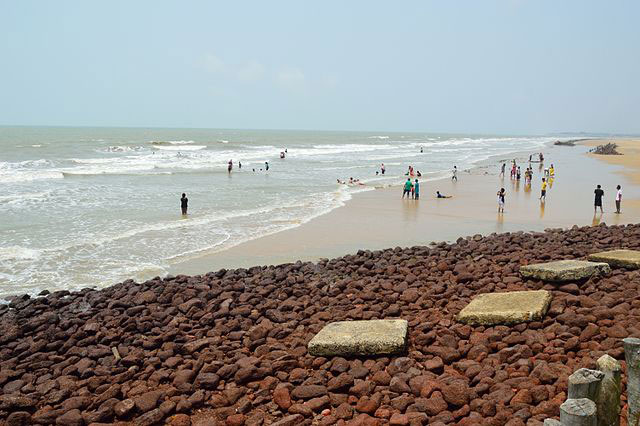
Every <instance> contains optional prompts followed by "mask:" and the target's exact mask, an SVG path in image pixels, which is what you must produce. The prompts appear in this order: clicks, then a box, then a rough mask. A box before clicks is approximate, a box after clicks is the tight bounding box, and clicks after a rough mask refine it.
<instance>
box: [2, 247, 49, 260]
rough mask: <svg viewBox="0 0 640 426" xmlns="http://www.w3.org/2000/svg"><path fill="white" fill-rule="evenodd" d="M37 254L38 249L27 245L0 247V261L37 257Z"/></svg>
mask: <svg viewBox="0 0 640 426" xmlns="http://www.w3.org/2000/svg"><path fill="white" fill-rule="evenodd" d="M39 256H40V251H39V250H36V249H31V248H28V247H20V246H10V247H0V261H7V260H25V259H37V258H38V257H39Z"/></svg>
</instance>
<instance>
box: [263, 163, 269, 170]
mask: <svg viewBox="0 0 640 426" xmlns="http://www.w3.org/2000/svg"><path fill="white" fill-rule="evenodd" d="M264 170H265V171H267V172H268V171H269V162H268V161H265V162H264Z"/></svg>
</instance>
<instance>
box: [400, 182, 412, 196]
mask: <svg viewBox="0 0 640 426" xmlns="http://www.w3.org/2000/svg"><path fill="white" fill-rule="evenodd" d="M411 188H413V183H411V178H407V181H406V182H405V183H404V189H403V191H402V198H404V196H405V195H406V196H407V198H409V197H410V196H411Z"/></svg>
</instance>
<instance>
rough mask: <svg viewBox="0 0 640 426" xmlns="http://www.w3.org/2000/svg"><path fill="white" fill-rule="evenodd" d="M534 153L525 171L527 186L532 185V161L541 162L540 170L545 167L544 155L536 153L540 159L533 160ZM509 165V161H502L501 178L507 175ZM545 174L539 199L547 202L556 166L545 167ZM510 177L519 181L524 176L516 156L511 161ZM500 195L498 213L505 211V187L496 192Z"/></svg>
mask: <svg viewBox="0 0 640 426" xmlns="http://www.w3.org/2000/svg"><path fill="white" fill-rule="evenodd" d="M533 155H534V154H532V155H529V165H528V166H527V168H526V169H525V171H524V184H525V185H526V187H530V186H531V181H532V180H533V167H532V166H531V163H532V162H538V163H540V170H542V167H543V162H544V155H543V154H542V153H541V152H540V153H537V154H535V155H536V156H537V157H538V161H534V160H532V158H533ZM506 167H507V163H506V162H504V163H502V165H501V166H500V174H499V176H500V177H501V178H504V176H505V170H506ZM544 176H545V177H543V178H542V183H541V185H540V197H539V200H540V202H541V203H544V202H546V200H547V188H548V187H550V186H551V184H552V183H553V179H554V177H555V168H554V167H553V164H551V166H550V167H549V168H548V169H544ZM510 178H511V180H512V181H515V182H517V183H519V182H520V179H521V178H522V173H521V169H520V166H519V165H518V163H517V161H516V159H515V158H514V159H513V160H512V161H511V171H510ZM496 195H497V197H498V213H504V205H505V196H506V191H505V189H504V188H500V190H499V191H498V193H497V194H496Z"/></svg>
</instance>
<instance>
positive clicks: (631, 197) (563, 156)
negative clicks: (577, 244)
mask: <svg viewBox="0 0 640 426" xmlns="http://www.w3.org/2000/svg"><path fill="white" fill-rule="evenodd" d="M593 143H596V142H593V141H590V142H589V144H593ZM616 143H617V141H616ZM596 144H597V143H596ZM625 145H626V144H625ZM621 146H622V145H621ZM624 149H629V151H627V152H628V157H629V158H627V159H622V157H623V156H616V157H617V158H613V159H609V158H608V157H607V158H604V160H605V161H602V160H603V158H601V157H603V156H593V155H587V154H586V153H587V150H588V146H587V145H586V144H584V145H577V146H574V147H566V146H553V147H549V148H547V149H546V150H545V167H548V166H549V165H550V164H552V163H553V164H554V166H555V170H556V172H555V179H553V181H552V183H551V185H550V188H549V190H548V191H547V200H546V202H544V203H543V202H540V201H539V199H538V197H539V196H540V184H541V177H542V174H543V170H542V166H540V165H539V164H537V163H533V164H532V165H533V167H534V177H533V183H532V184H531V186H528V185H525V184H524V178H523V179H522V180H520V182H517V181H513V180H511V179H510V178H509V173H508V170H507V176H506V177H505V178H500V177H499V176H498V172H499V163H498V162H497V161H493V162H491V163H489V164H487V165H486V166H484V167H480V168H477V169H474V170H473V171H472V172H471V173H467V172H463V171H461V172H460V173H459V174H458V176H459V180H458V182H452V181H451V180H450V179H444V180H440V181H433V182H422V183H421V199H420V200H418V201H415V200H406V199H405V200H402V199H401V194H402V190H401V188H400V187H397V188H387V189H377V190H373V191H369V192H364V193H360V194H356V195H354V197H353V198H352V199H351V200H349V201H348V202H347V203H346V205H345V206H344V207H340V208H337V209H335V210H333V211H331V212H330V213H328V214H326V215H323V216H320V217H318V218H315V219H313V220H311V221H310V222H308V223H305V224H303V225H301V226H299V227H296V228H293V229H290V230H287V231H283V232H280V233H277V234H273V235H269V236H265V237H262V238H259V239H256V240H253V241H249V242H245V243H242V244H239V245H237V246H235V247H232V248H230V249H228V250H225V251H222V252H218V253H212V254H209V255H206V256H203V257H200V258H196V259H192V260H188V261H185V262H183V263H180V264H177V265H175V266H174V267H173V268H172V270H171V271H170V272H171V273H172V274H178V273H183V274H197V273H204V272H207V271H212V270H216V269H219V268H223V267H224V268H237V267H249V266H253V265H257V264H279V263H285V262H294V261H296V260H316V259H319V258H330V257H335V256H340V255H344V254H347V253H354V252H356V251H358V250H360V249H370V250H378V249H384V248H388V247H394V246H401V247H410V246H414V245H425V244H429V243H430V242H438V241H455V240H456V239H457V238H459V237H461V236H466V235H474V234H482V235H488V234H491V233H493V232H498V233H499V232H514V231H542V230H544V229H546V228H560V227H562V228H567V227H571V226H573V225H598V224H599V223H607V224H610V225H615V224H625V223H633V222H635V221H636V220H637V219H636V218H637V217H638V214H639V213H640V202H638V201H637V200H640V191H639V190H638V189H636V188H633V187H632V185H631V183H632V182H635V181H632V179H638V181H640V155H638V154H640V150H638V151H635V149H636V148H635V147H634V146H629V147H628V148H624ZM631 157H635V158H634V159H632V158H631ZM527 158H528V155H521V156H519V157H518V164H521V167H522V171H523V174H524V169H525V168H526V166H527V164H528V162H527V161H526V160H527ZM622 160H624V161H622ZM616 161H619V162H616ZM634 165H635V166H637V169H633V168H632V167H634ZM620 173H622V174H620ZM596 184H600V185H602V187H603V189H604V190H605V198H604V209H605V212H604V214H600V213H598V214H595V215H594V211H593V191H594V189H595V186H596ZM617 184H621V185H622V186H623V187H624V188H625V200H624V202H623V209H622V210H623V213H622V214H620V215H617V214H615V213H613V212H614V210H615V207H614V195H615V186H616V185H617ZM500 187H504V188H505V190H506V207H505V213H504V214H498V213H497V197H496V192H497V191H498V190H499V189H500ZM436 190H439V191H440V192H441V193H443V194H447V195H452V196H453V198H450V199H436V198H435V191H436Z"/></svg>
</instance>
